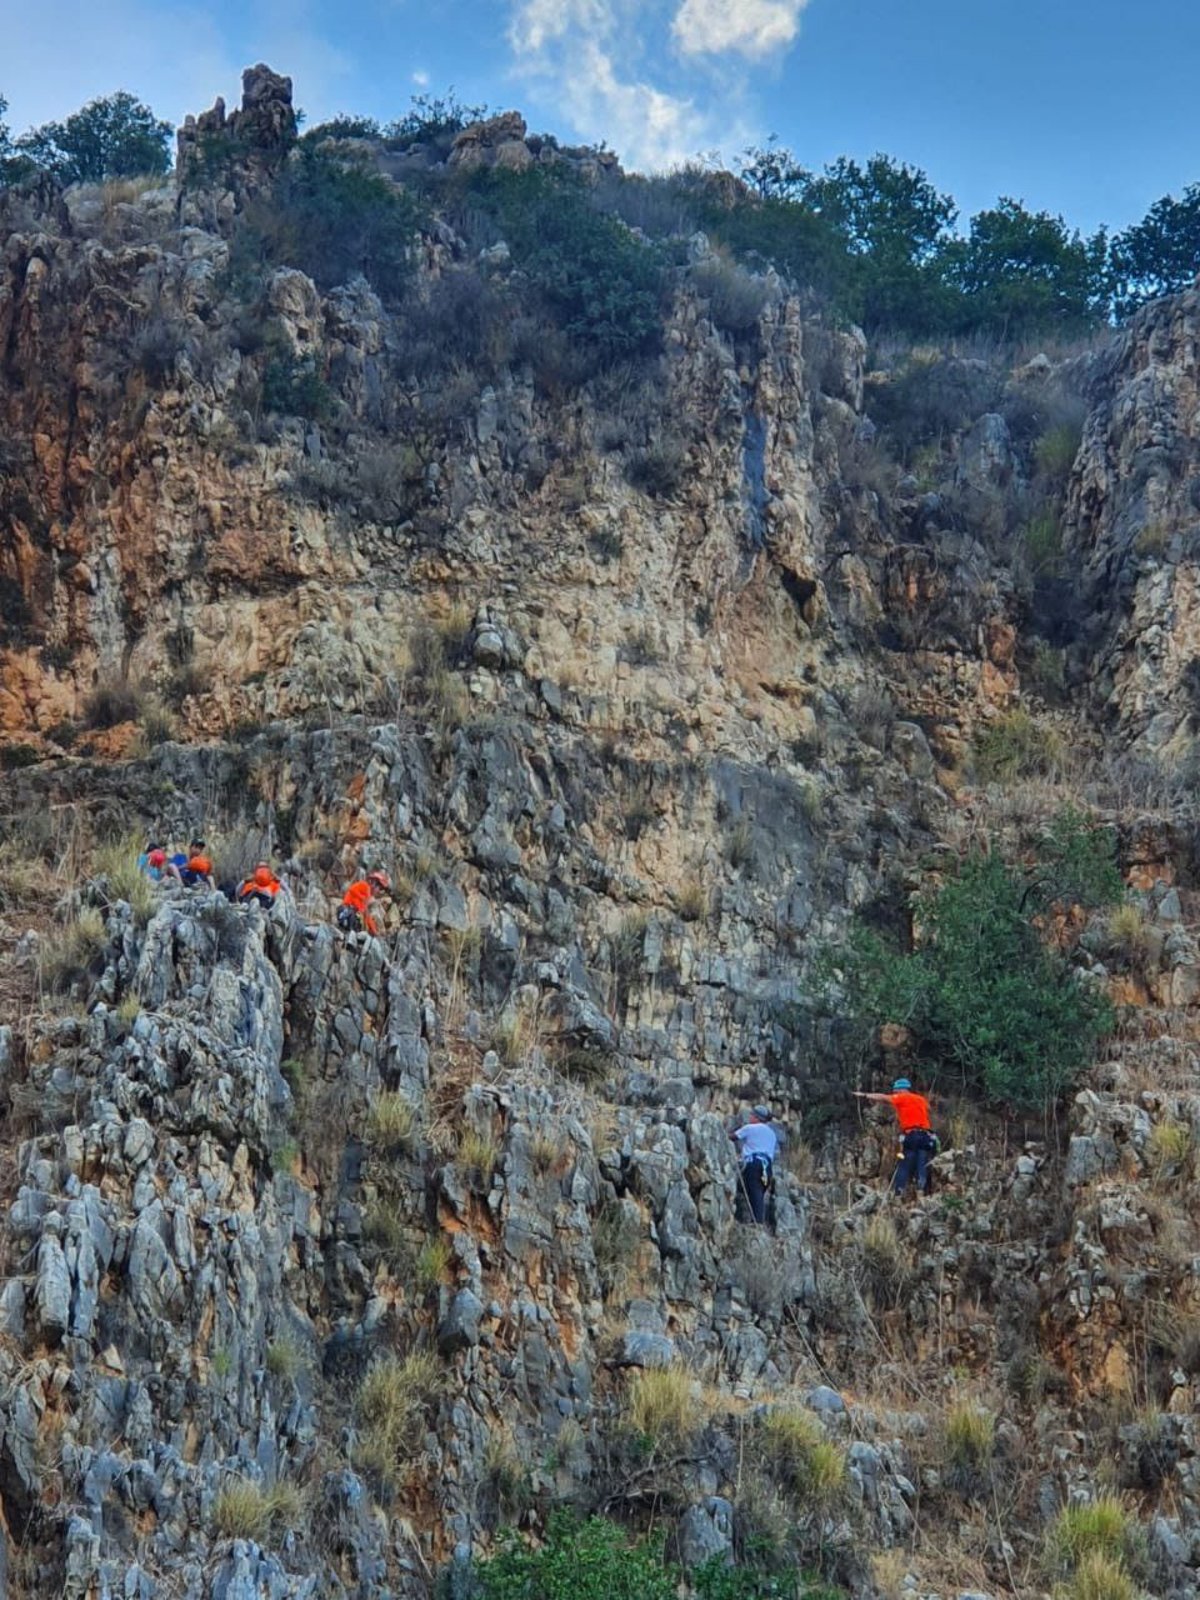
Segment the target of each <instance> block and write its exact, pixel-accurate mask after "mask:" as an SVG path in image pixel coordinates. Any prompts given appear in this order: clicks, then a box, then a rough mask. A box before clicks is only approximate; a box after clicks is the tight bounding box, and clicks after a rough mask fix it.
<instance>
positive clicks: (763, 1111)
mask: <svg viewBox="0 0 1200 1600" xmlns="http://www.w3.org/2000/svg"><path fill="white" fill-rule="evenodd" d="M754 1115H755V1116H756V1117H757V1118H758V1120H759V1121H760V1122H770V1120H771V1111H770V1107H768V1106H755V1107H754Z"/></svg>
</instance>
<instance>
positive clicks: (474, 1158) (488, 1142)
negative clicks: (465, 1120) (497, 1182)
mask: <svg viewBox="0 0 1200 1600" xmlns="http://www.w3.org/2000/svg"><path fill="white" fill-rule="evenodd" d="M499 1159H500V1146H499V1145H498V1144H497V1143H496V1141H495V1139H494V1138H493V1137H492V1136H491V1134H487V1133H476V1132H475V1130H474V1129H473V1128H468V1129H465V1130H464V1131H463V1133H462V1134H461V1136H460V1138H459V1141H458V1163H459V1165H460V1166H462V1167H466V1169H467V1170H468V1171H469V1172H474V1173H476V1174H478V1177H479V1180H480V1182H481V1183H490V1182H491V1181H492V1174H493V1173H494V1172H495V1170H496V1163H497V1162H498V1161H499Z"/></svg>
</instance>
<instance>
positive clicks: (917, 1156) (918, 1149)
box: [854, 1078, 937, 1194]
mask: <svg viewBox="0 0 1200 1600" xmlns="http://www.w3.org/2000/svg"><path fill="white" fill-rule="evenodd" d="M854 1093H855V1097H856V1098H857V1099H859V1100H879V1101H882V1102H885V1103H886V1104H887V1105H889V1106H891V1108H892V1110H893V1111H894V1112H895V1113H896V1121H897V1122H898V1123H899V1124H900V1160H899V1162H898V1164H897V1166H896V1175H895V1177H894V1179H893V1180H892V1188H893V1189H894V1190H895V1192H896V1193H897V1194H904V1193H905V1191H906V1190H907V1188H908V1186H909V1184H910V1183H911V1181H912V1180H913V1178H916V1180H917V1193H918V1194H928V1193H929V1163H930V1160H931V1159H932V1157H933V1155H934V1152H935V1151H936V1150H937V1140H936V1139H935V1138H934V1136H933V1129H932V1128H931V1127H930V1122H929V1101H928V1100H927V1099H926V1098H925V1096H924V1095H923V1094H917V1093H916V1091H915V1090H914V1089H913V1086H912V1084H911V1083H910V1082H909V1081H908V1079H907V1078H897V1079H896V1081H895V1083H894V1084H893V1085H892V1092H891V1094H867V1093H866V1092H865V1091H864V1090H862V1089H856V1090H855V1091H854Z"/></svg>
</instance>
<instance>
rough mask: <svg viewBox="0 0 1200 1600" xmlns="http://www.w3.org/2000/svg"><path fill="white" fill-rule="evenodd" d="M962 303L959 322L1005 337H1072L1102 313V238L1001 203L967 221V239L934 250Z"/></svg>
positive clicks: (1105, 271)
mask: <svg viewBox="0 0 1200 1600" xmlns="http://www.w3.org/2000/svg"><path fill="white" fill-rule="evenodd" d="M940 254H941V262H942V267H943V270H944V273H945V277H946V281H947V283H948V284H949V285H950V286H951V287H952V288H954V289H956V290H958V291H959V293H960V294H961V295H962V296H963V297H964V301H963V306H962V316H963V320H964V324H965V325H966V326H969V327H971V328H982V329H986V330H988V331H989V332H992V333H996V334H999V335H1000V336H1001V337H1005V338H1020V337H1024V336H1026V335H1028V334H1034V333H1041V332H1051V331H1054V332H1061V333H1077V332H1080V331H1081V330H1083V329H1085V328H1088V327H1091V326H1093V325H1095V324H1096V323H1098V322H1101V321H1103V320H1104V318H1105V316H1106V315H1107V313H1108V304H1109V300H1108V239H1107V236H1106V235H1105V233H1104V232H1103V231H1101V232H1099V233H1096V234H1094V235H1093V236H1092V237H1091V238H1090V239H1085V238H1083V236H1082V235H1081V234H1080V233H1079V232H1078V231H1074V232H1073V231H1071V230H1070V229H1068V227H1067V225H1066V223H1065V222H1064V221H1063V219H1062V218H1061V217H1054V216H1051V215H1050V213H1049V212H1046V211H1036V212H1035V211H1027V210H1026V209H1025V207H1024V206H1023V205H1022V204H1021V202H1020V201H1019V200H1010V199H1002V200H1000V201H998V202H997V204H996V205H995V207H993V209H992V210H990V211H980V212H978V213H977V214H976V215H975V216H973V217H972V218H971V228H970V233H969V234H968V236H967V238H966V239H954V240H951V241H950V242H949V243H947V244H945V245H944V246H943V248H942V250H941V252H940Z"/></svg>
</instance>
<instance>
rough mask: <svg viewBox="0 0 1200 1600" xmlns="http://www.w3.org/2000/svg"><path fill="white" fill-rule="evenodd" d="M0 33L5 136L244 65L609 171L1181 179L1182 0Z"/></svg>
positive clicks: (647, 7)
mask: <svg viewBox="0 0 1200 1600" xmlns="http://www.w3.org/2000/svg"><path fill="white" fill-rule="evenodd" d="M0 37H2V38H3V39H4V49H3V53H2V55H0V93H2V94H3V95H4V96H5V97H6V98H7V99H8V101H9V113H8V120H9V122H10V123H11V125H12V127H13V129H14V131H21V130H22V129H24V128H25V127H28V126H29V125H30V124H32V123H36V122H41V121H45V120H47V119H50V118H53V117H59V116H62V115H64V114H66V113H67V112H69V111H71V110H73V109H75V108H76V107H77V106H79V105H80V104H82V103H83V102H84V101H85V100H87V99H89V98H91V97H93V96H95V95H98V94H106V93H110V92H111V91H112V90H114V89H117V88H128V89H130V90H132V91H134V92H135V93H137V94H138V95H140V96H141V97H142V98H143V99H145V100H148V101H149V102H150V103H151V104H152V105H153V106H154V108H155V110H156V111H157V112H158V113H159V115H160V116H163V117H169V118H171V119H172V120H174V121H178V120H180V119H181V118H182V117H183V115H184V114H185V113H186V112H188V111H198V110H201V109H203V108H204V107H205V106H207V105H209V104H211V103H212V101H213V99H214V98H215V97H216V95H217V94H223V95H224V97H225V99H226V102H227V103H229V104H234V103H236V100H237V96H238V93H239V83H240V72H241V68H242V67H243V66H245V65H247V64H248V63H250V62H253V61H257V60H265V61H267V62H269V63H270V64H271V65H272V66H274V67H275V68H276V69H277V70H279V71H283V72H288V73H290V74H291V75H292V77H293V79H294V81H295V86H296V102H297V104H298V105H300V106H302V107H303V108H304V109H305V111H306V112H307V113H308V115H309V118H310V120H315V119H320V118H323V117H327V116H330V115H333V114H334V113H336V112H338V111H351V110H352V111H357V112H361V113H366V114H372V115H375V116H378V117H380V118H383V119H386V118H389V117H391V116H394V115H396V114H398V113H399V112H401V111H403V110H404V109H405V108H406V107H407V104H408V101H409V97H410V96H411V95H412V94H413V93H416V92H420V91H421V90H423V89H428V90H429V91H430V92H440V91H444V90H445V89H446V88H447V87H448V86H450V85H453V86H454V87H455V89H456V90H457V92H458V94H459V95H460V97H462V98H463V99H465V100H468V101H484V102H486V103H488V104H489V105H490V106H492V107H494V108H507V107H510V106H516V107H518V108H519V109H521V110H522V111H524V112H525V114H526V116H527V117H528V120H529V122H530V125H531V127H533V128H535V129H538V130H546V131H550V132H554V133H557V134H558V135H559V136H560V137H564V138H567V139H579V140H589V141H591V140H599V139H601V138H604V139H606V140H607V141H608V143H609V145H610V146H612V147H613V148H614V149H615V150H616V151H617V152H618V154H620V156H621V157H622V159H623V160H624V161H625V163H626V165H627V166H637V167H643V168H660V167H662V166H665V165H670V164H671V163H673V162H675V161H677V160H679V159H683V158H687V157H690V156H695V155H697V154H701V153H708V152H713V153H719V154H721V155H723V156H724V157H725V158H726V159H729V158H731V157H733V156H735V155H736V154H737V153H738V152H739V151H740V150H741V149H743V148H744V147H745V146H746V145H747V144H749V143H752V142H761V141H762V140H764V139H765V138H766V136H767V135H768V134H769V133H772V132H774V133H777V134H778V135H779V137H780V139H781V140H782V142H783V143H784V144H786V145H788V146H789V147H790V148H792V149H793V150H794V151H795V152H796V154H797V156H798V157H799V158H800V159H801V160H802V161H803V162H804V163H805V164H806V165H808V166H820V165H821V164H822V163H824V162H825V161H827V160H830V159H832V158H833V157H835V156H837V155H839V154H841V153H846V154H850V155H854V156H858V157H865V156H868V155H870V154H872V153H873V152H875V151H876V150H885V151H887V152H888V153H890V154H892V155H895V156H898V157H900V158H903V159H905V160H909V161H912V162H915V163H916V164H917V165H918V166H921V167H923V168H924V169H925V171H926V172H927V173H928V174H929V176H930V177H931V178H932V179H933V181H934V182H935V183H936V184H937V185H938V187H939V188H941V189H943V190H948V191H949V192H950V193H952V194H953V195H954V196H955V198H956V199H957V200H958V202H959V205H960V207H961V208H962V211H963V214H964V215H968V214H969V213H970V212H971V211H974V210H978V209H979V208H980V207H982V206H985V205H988V204H990V203H991V202H992V201H993V200H994V199H995V198H996V197H997V196H998V195H999V194H1002V193H1004V194H1011V195H1014V196H1016V197H1018V198H1021V199H1024V200H1025V201H1026V203H1027V204H1029V205H1032V206H1036V207H1039V208H1046V209H1049V210H1053V211H1061V212H1062V213H1063V214H1064V215H1065V216H1066V217H1067V218H1068V220H1069V221H1071V222H1072V223H1075V224H1077V225H1078V226H1080V227H1083V228H1085V229H1091V228H1093V227H1096V226H1098V225H1099V224H1100V223H1102V222H1108V223H1111V224H1113V225H1115V226H1118V227H1119V226H1122V225H1124V224H1126V223H1128V222H1130V221H1134V220H1136V219H1137V218H1139V217H1140V216H1141V215H1142V214H1143V213H1144V211H1145V210H1146V208H1147V206H1148V205H1149V204H1150V203H1151V202H1152V201H1153V200H1155V199H1157V198H1158V196H1160V195H1162V194H1164V193H1168V192H1178V190H1179V189H1180V188H1182V187H1183V186H1184V185H1185V184H1187V183H1190V182H1194V181H1200V131H1198V124H1197V120H1196V118H1195V116H1194V113H1193V110H1192V108H1193V106H1194V103H1195V86H1196V83H1197V81H1198V78H1200V4H1198V3H1197V0H1151V3H1150V4H1145V5H1143V6H1141V7H1138V8H1135V7H1133V6H1131V5H1130V4H1129V0H1006V3H1000V0H424V3H421V0H214V3H209V4H204V5H194V4H193V5H183V4H178V3H176V0H39V3H38V4H36V5H34V4H31V3H29V0H21V3H20V4H17V3H16V0H0Z"/></svg>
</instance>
